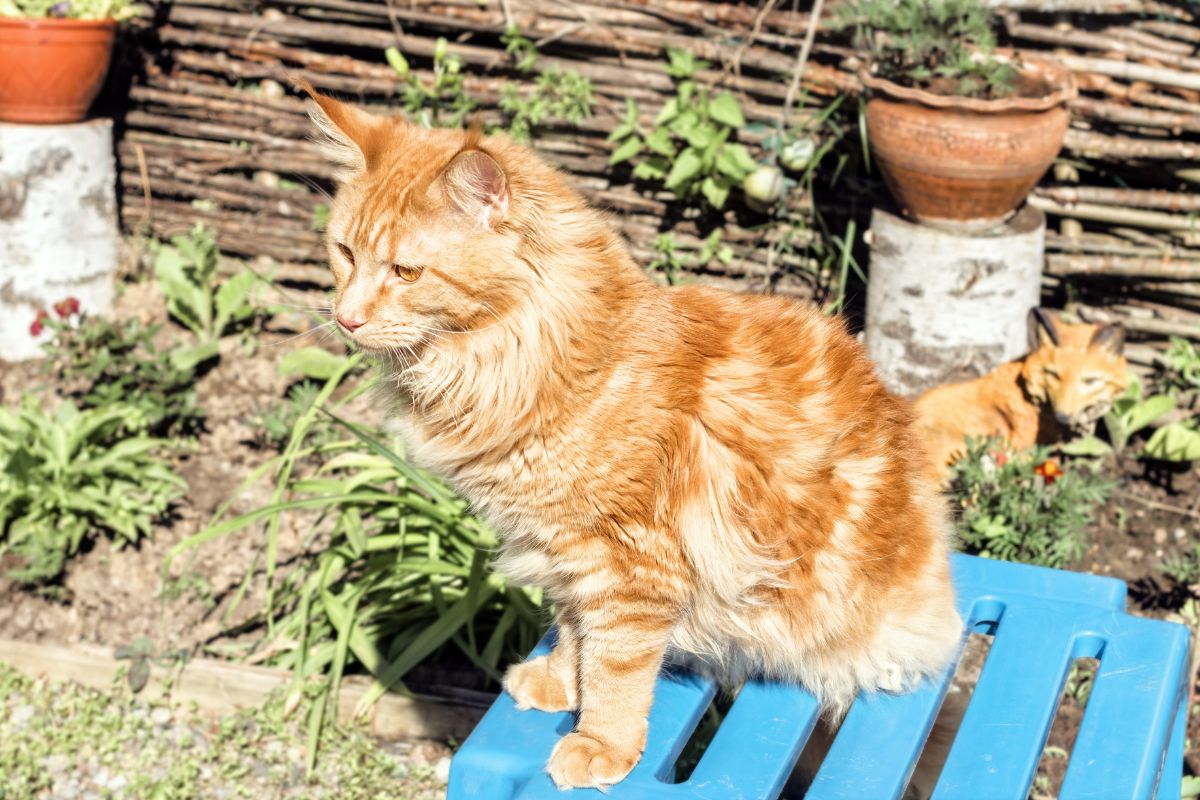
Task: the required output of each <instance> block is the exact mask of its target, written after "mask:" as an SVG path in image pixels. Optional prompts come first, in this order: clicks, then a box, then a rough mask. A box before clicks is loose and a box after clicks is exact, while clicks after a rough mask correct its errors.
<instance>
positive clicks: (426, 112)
mask: <svg viewBox="0 0 1200 800" xmlns="http://www.w3.org/2000/svg"><path fill="white" fill-rule="evenodd" d="M384 55H385V57H386V58H387V62H388V64H389V65H390V66H391V68H392V69H393V70H395V71H396V74H397V75H399V76H400V78H401V80H402V81H403V85H402V86H401V87H400V96H401V98H402V103H403V106H404V110H405V111H407V112H408V113H409V114H410V115H411V116H412V117H413V118H414V119H415V120H416V121H417V122H418V123H419V124H421V125H424V126H425V127H426V128H461V127H462V126H463V123H464V122H466V119H467V117H468V116H470V115H471V112H473V111H474V110H475V108H476V103H475V101H474V100H472V99H471V97H470V95H468V94H467V88H466V80H465V77H466V76H465V73H464V72H463V60H462V59H461V58H459V57H458V56H456V55H454V54H452V53H450V52H449V44H448V43H447V42H446V40H445V39H444V38H440V37H439V38H438V40H437V43H436V44H435V45H434V50H433V80H432V81H431V82H430V83H428V84H426V83H425V82H424V81H422V80H421V79H420V78H419V77H417V75H416V73H414V72H413V71H412V69H411V68H410V67H409V64H408V59H406V58H405V57H404V54H403V53H401V52H400V51H399V50H398V49H396V48H395V47H389V48H388V49H387V50H386V51H385V53H384Z"/></svg>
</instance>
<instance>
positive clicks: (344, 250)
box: [337, 242, 354, 267]
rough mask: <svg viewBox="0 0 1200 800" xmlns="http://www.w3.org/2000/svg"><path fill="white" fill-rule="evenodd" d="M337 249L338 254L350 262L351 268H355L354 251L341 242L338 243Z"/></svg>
mask: <svg viewBox="0 0 1200 800" xmlns="http://www.w3.org/2000/svg"><path fill="white" fill-rule="evenodd" d="M337 248H338V252H339V253H341V254H342V258H344V259H346V260H347V261H349V262H350V266H352V267H353V266H354V251H353V250H351V249H350V248H349V247H346V245H344V244H342V243H341V242H338V246H337Z"/></svg>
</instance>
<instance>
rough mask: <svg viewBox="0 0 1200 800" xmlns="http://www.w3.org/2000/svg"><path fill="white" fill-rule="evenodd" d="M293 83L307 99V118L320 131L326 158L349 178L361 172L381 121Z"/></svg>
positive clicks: (302, 82)
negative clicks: (303, 92)
mask: <svg viewBox="0 0 1200 800" xmlns="http://www.w3.org/2000/svg"><path fill="white" fill-rule="evenodd" d="M296 83H297V84H298V85H299V86H300V88H301V89H303V90H304V91H305V92H306V93H307V94H308V96H309V98H310V99H309V101H308V104H307V105H308V115H309V116H310V117H311V118H312V121H313V122H314V123H315V124H316V126H317V128H318V129H320V131H321V134H322V142H321V143H322V144H323V146H324V150H325V155H326V157H327V158H329V160H330V161H332V162H333V163H334V164H336V165H338V166H339V167H342V168H343V169H345V170H347V171H348V172H349V173H351V174H353V173H357V172H363V171H365V170H366V168H367V162H368V161H370V159H371V156H372V154H373V151H374V148H375V145H376V142H377V141H378V139H379V134H380V130H381V128H382V127H383V123H384V122H385V120H384V119H383V118H381V117H377V116H375V115H374V114H371V113H369V112H366V111H363V110H362V109H361V108H358V107H357V106H353V105H350V104H349V103H342V102H339V101H337V100H334V99H333V98H332V97H327V96H326V95H323V94H321V93H319V92H317V90H316V89H314V88H313V87H312V84H310V83H309V82H308V81H306V80H304V79H296Z"/></svg>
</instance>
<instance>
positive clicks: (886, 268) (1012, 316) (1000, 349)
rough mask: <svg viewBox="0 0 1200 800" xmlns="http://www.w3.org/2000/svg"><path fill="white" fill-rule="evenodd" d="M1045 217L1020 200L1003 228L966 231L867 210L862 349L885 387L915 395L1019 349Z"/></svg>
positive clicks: (1037, 285) (1036, 292)
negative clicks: (868, 258)
mask: <svg viewBox="0 0 1200 800" xmlns="http://www.w3.org/2000/svg"><path fill="white" fill-rule="evenodd" d="M1045 234H1046V218H1045V217H1044V216H1043V215H1042V213H1041V212H1040V211H1038V210H1037V209H1036V208H1033V207H1031V206H1028V205H1026V206H1025V207H1024V208H1023V209H1022V210H1021V211H1020V212H1018V213H1017V214H1016V216H1014V217H1013V218H1012V219H1011V220H1009V221H1008V223H1006V224H1005V225H1003V226H1000V227H998V228H994V229H992V230H990V231H986V232H982V233H964V232H958V231H948V230H942V229H940V228H933V227H930V226H927V225H918V224H915V223H912V222H909V221H907V220H904V219H901V218H900V217H898V216H895V215H893V214H891V213H889V212H887V211H882V210H880V209H875V211H874V212H873V213H872V216H871V231H870V238H869V240H868V241H869V244H870V246H871V263H870V274H869V276H868V282H867V317H866V344H867V351H868V352H869V353H870V355H871V357H872V358H873V359H874V360H875V363H876V365H877V366H878V369H879V372H880V375H881V376H882V377H883V381H884V383H885V384H886V385H887V387H888V388H889V389H890V390H891V391H893V392H896V393H897V394H901V395H906V396H915V395H916V394H918V393H920V392H922V391H924V390H925V389H927V388H929V387H930V386H935V385H937V384H940V383H950V382H953V381H959V380H966V379H968V378H974V377H976V376H978V375H982V374H984V373H985V372H988V371H989V370H991V369H994V368H995V367H997V366H999V365H1000V364H1002V363H1004V362H1005V361H1008V360H1010V359H1013V358H1017V357H1019V356H1021V355H1023V354H1024V353H1025V349H1026V346H1025V345H1026V318H1027V317H1028V314H1029V309H1030V308H1033V307H1034V306H1036V305H1038V301H1039V296H1040V291H1041V276H1042V261H1043V250H1044V243H1045Z"/></svg>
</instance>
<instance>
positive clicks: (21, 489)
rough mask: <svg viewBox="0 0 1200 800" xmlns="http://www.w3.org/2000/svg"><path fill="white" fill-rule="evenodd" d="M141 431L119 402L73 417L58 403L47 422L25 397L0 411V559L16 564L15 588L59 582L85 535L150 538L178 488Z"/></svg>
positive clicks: (156, 444)
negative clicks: (16, 560) (16, 405)
mask: <svg viewBox="0 0 1200 800" xmlns="http://www.w3.org/2000/svg"><path fill="white" fill-rule="evenodd" d="M144 427H145V419H144V418H143V416H142V413H141V412H140V411H139V410H138V409H137V408H135V407H133V406H127V405H123V404H120V403H114V404H111V405H108V406H105V407H103V408H93V409H86V410H83V411H80V410H78V409H77V408H76V407H75V405H74V404H73V403H71V402H70V401H65V402H63V404H62V405H61V406H60V407H59V409H58V411H57V412H56V413H54V414H49V413H47V412H46V411H45V410H44V409H43V408H42V407H41V404H40V403H39V401H38V400H37V398H35V397H34V396H33V395H26V396H25V397H24V398H23V399H22V402H21V406H20V408H18V409H15V410H14V409H9V408H0V554H3V553H13V554H15V555H17V556H19V557H20V558H21V559H22V560H23V561H24V566H23V567H21V568H19V569H17V570H15V571H13V572H12V573H10V574H11V575H12V576H13V577H14V578H15V579H16V580H19V581H22V582H25V583H40V582H44V581H47V580H50V579H53V578H55V577H57V576H58V575H59V573H61V572H62V570H63V565H64V563H65V561H66V559H67V558H68V557H69V556H71V555H74V554H75V553H76V552H77V551H78V550H79V547H80V545H81V544H82V543H83V541H84V539H85V538H87V537H89V536H96V535H100V534H111V535H114V536H116V537H117V538H116V541H117V544H118V545H120V544H124V543H132V542H136V541H137V540H138V539H139V538H141V537H142V536H149V535H150V532H151V524H152V523H153V522H154V520H155V519H157V518H158V517H160V516H162V515H163V514H164V513H165V512H166V511H167V509H168V507H169V506H170V503H171V501H172V500H173V499H174V498H175V497H177V496H178V495H179V494H180V493H181V492H182V491H183V490H184V489H185V488H186V484H185V483H184V481H183V479H182V478H180V477H179V476H178V475H176V474H175V473H174V472H172V471H171V469H170V468H169V467H168V465H167V462H166V461H165V460H164V459H163V458H162V457H161V456H160V455H157V454H156V451H158V450H160V449H161V448H162V446H163V444H164V443H163V442H162V440H160V439H155V438H153V437H150V436H147V435H146V434H145V433H143V431H144Z"/></svg>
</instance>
